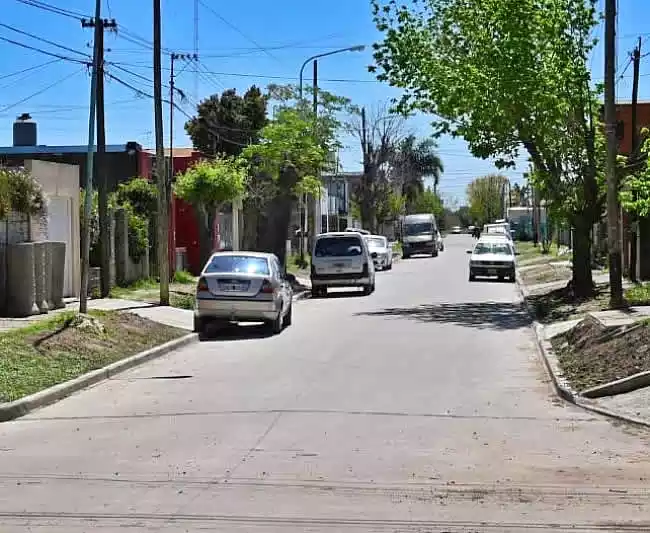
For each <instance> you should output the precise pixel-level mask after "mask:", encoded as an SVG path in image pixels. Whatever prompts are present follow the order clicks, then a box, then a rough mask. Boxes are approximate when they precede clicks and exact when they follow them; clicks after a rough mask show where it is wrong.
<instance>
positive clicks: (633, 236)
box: [628, 37, 641, 282]
mask: <svg viewBox="0 0 650 533" xmlns="http://www.w3.org/2000/svg"><path fill="white" fill-rule="evenodd" d="M632 67H633V69H634V70H633V72H634V75H633V81H632V154H631V157H630V158H629V159H628V161H630V162H631V164H632V165H636V162H637V160H638V157H639V152H640V150H639V148H640V146H639V125H638V118H637V108H638V103H639V70H640V67H641V37H639V44H638V45H637V46H636V48H635V49H634V52H632ZM633 170H636V169H633ZM637 226H638V219H637V217H636V216H635V215H634V214H632V220H631V228H630V273H629V275H630V281H632V282H636V281H637V277H636V266H637V262H638V257H637V253H636V252H637V246H638V243H637V240H638V233H637V229H638V228H637Z"/></svg>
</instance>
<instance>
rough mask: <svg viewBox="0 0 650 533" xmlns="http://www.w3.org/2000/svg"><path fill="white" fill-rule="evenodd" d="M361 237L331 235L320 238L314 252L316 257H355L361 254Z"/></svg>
mask: <svg viewBox="0 0 650 533" xmlns="http://www.w3.org/2000/svg"><path fill="white" fill-rule="evenodd" d="M361 251H362V250H361V241H360V239H359V237H330V238H325V239H318V240H317V241H316V249H315V250H314V254H315V255H316V257H353V256H356V255H361Z"/></svg>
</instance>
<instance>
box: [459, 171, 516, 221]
mask: <svg viewBox="0 0 650 533" xmlns="http://www.w3.org/2000/svg"><path fill="white" fill-rule="evenodd" d="M507 182H508V178H506V177H505V176H502V175H500V174H491V175H489V176H483V177H480V178H476V179H475V180H474V181H472V182H471V183H470V184H469V185H468V186H467V199H468V201H469V214H470V216H471V217H472V219H473V220H474V222H475V223H476V224H477V225H479V226H482V225H483V224H488V223H490V222H494V221H495V220H496V219H499V218H501V216H502V214H503V207H504V205H503V201H504V198H505V191H506V189H505V185H506V183H507Z"/></svg>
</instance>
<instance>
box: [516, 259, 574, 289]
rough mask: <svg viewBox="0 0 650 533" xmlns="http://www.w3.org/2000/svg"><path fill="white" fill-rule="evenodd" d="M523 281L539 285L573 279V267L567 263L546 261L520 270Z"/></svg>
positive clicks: (527, 283)
mask: <svg viewBox="0 0 650 533" xmlns="http://www.w3.org/2000/svg"><path fill="white" fill-rule="evenodd" d="M520 276H521V279H522V281H523V282H524V283H525V284H526V285H538V284H541V283H551V282H552V281H563V280H567V281H568V280H570V279H571V268H570V267H568V266H565V265H554V264H551V263H544V264H541V265H539V266H537V265H536V266H535V267H531V268H527V269H525V270H521V271H520Z"/></svg>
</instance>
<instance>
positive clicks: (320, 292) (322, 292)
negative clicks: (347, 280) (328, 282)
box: [311, 287, 327, 298]
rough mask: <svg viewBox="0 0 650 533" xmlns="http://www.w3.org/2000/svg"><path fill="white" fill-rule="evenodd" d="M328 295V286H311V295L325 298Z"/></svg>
mask: <svg viewBox="0 0 650 533" xmlns="http://www.w3.org/2000/svg"><path fill="white" fill-rule="evenodd" d="M326 295H327V287H312V288H311V297H312V298H324V297H325V296H326Z"/></svg>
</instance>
